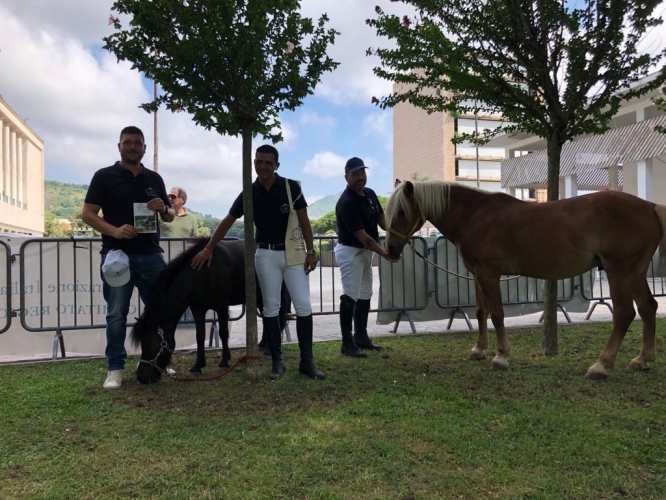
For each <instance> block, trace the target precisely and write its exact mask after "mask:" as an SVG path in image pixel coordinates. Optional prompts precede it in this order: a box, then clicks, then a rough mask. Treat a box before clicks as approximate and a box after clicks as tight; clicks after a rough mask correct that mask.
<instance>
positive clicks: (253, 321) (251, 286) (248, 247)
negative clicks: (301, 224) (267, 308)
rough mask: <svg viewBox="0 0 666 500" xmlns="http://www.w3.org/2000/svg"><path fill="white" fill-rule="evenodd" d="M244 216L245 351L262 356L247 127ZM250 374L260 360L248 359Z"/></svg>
mask: <svg viewBox="0 0 666 500" xmlns="http://www.w3.org/2000/svg"><path fill="white" fill-rule="evenodd" d="M243 218H244V219H245V232H244V234H245V352H246V355H247V356H249V357H250V358H255V357H257V356H258V352H259V351H258V348H257V287H256V282H255V269H254V246H255V245H254V206H253V204H252V130H251V129H244V130H243ZM246 373H247V376H248V378H250V379H252V380H257V379H258V378H259V361H258V360H257V359H248V360H247V362H246Z"/></svg>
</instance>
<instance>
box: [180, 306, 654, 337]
mask: <svg viewBox="0 0 666 500" xmlns="http://www.w3.org/2000/svg"><path fill="white" fill-rule="evenodd" d="M657 301H658V302H659V309H658V312H657V315H658V317H666V297H657ZM568 314H569V317H570V318H571V321H572V323H586V322H609V321H612V315H611V312H610V309H608V307H606V306H604V305H598V306H597V307H596V308H595V309H594V312H593V313H592V316H591V317H590V319H589V320H585V316H586V315H587V313H568ZM376 317H377V315H376V314H374V313H371V314H370V316H369V318H368V334H369V335H370V336H371V337H386V336H391V335H410V334H411V333H412V331H411V327H410V325H409V321H408V320H407V319H406V318H403V319H402V320H401V322H400V324H399V326H398V330H397V332H396V333H393V330H394V328H395V323H391V324H388V325H377V324H375V322H376ZM540 317H541V313H535V314H527V315H524V316H516V317H510V318H506V319H505V321H504V323H505V325H506V327H507V328H527V327H540V326H541V324H540V323H539V318H540ZM458 318H460V316H457V317H456V319H454V320H453V324H452V325H451V329H450V331H469V328H468V326H467V323H466V322H465V320H464V319H458ZM470 320H471V323H472V328H473V329H474V331H476V329H477V321H476V319H473V318H470ZM448 323H449V320H448V319H446V320H437V321H424V322H419V323H414V325H415V327H416V333H442V332H445V331H446V328H447V326H448ZM558 323H559V324H562V325H564V324H567V320H566V318H565V316H564V314H563V313H562V312H558ZM488 326H489V329H490V330H493V331H494V327H493V326H492V322H491V321H490V320H488ZM289 327H290V328H289V329H290V334H291V340H292V342H296V323H295V321H290V322H289ZM260 334H261V331H260ZM314 340H315V341H317V342H325V341H339V340H340V326H339V319H338V316H337V315H325V316H315V318H314ZM230 345H231V347H243V346H245V321H244V320H240V321H235V322H233V325H232V329H231V339H230ZM192 347H196V346H187V347H184V348H192Z"/></svg>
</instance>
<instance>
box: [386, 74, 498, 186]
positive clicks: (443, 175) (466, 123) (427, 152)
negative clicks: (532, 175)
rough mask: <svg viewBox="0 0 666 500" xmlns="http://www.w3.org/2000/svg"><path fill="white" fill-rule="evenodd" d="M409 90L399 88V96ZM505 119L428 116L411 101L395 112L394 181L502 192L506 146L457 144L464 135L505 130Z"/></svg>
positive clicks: (397, 85) (445, 114) (471, 115)
mask: <svg viewBox="0 0 666 500" xmlns="http://www.w3.org/2000/svg"><path fill="white" fill-rule="evenodd" d="M402 88H404V87H402V86H401V85H400V84H396V85H394V86H393V91H394V92H395V93H400V91H401V89H402ZM500 119H501V117H500V116H495V115H493V116H488V115H481V114H479V115H476V116H475V115H474V114H470V115H460V116H455V117H454V116H452V115H450V114H448V113H432V114H428V113H426V112H425V111H423V110H422V109H420V108H417V107H416V106H413V105H412V104H409V103H400V104H398V105H396V106H395V107H394V108H393V178H394V180H395V179H401V180H413V179H416V180H420V179H424V178H427V179H428V180H434V181H446V182H459V183H461V184H465V185H468V186H472V187H480V188H481V189H485V190H487V191H500V190H501V189H502V188H501V182H500V181H501V167H500V164H501V161H502V160H504V158H505V156H504V154H505V153H504V148H502V147H488V146H482V147H476V146H474V145H473V144H470V143H469V142H463V143H461V144H458V145H455V144H453V143H452V142H451V140H452V139H453V138H454V137H455V136H456V135H457V134H462V133H475V132H476V131H478V132H479V133H482V132H483V130H484V129H495V128H497V127H498V126H499V120H500Z"/></svg>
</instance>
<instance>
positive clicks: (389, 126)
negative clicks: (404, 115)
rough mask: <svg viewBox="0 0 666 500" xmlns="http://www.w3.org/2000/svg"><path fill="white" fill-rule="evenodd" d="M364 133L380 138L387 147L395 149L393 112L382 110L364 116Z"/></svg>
mask: <svg viewBox="0 0 666 500" xmlns="http://www.w3.org/2000/svg"><path fill="white" fill-rule="evenodd" d="M363 133H364V134H365V135H366V136H370V137H376V138H378V139H380V140H381V141H382V143H383V144H384V146H385V147H386V149H388V150H389V151H393V114H392V113H391V112H390V111H380V112H377V113H371V114H368V115H366V116H365V118H363Z"/></svg>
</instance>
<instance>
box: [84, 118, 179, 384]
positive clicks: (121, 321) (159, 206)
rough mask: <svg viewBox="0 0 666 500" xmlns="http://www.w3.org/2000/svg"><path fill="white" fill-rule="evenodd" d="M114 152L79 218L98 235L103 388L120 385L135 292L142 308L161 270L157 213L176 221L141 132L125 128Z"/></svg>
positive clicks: (96, 178) (97, 176)
mask: <svg viewBox="0 0 666 500" xmlns="http://www.w3.org/2000/svg"><path fill="white" fill-rule="evenodd" d="M118 151H119V152H120V161H118V162H116V163H115V164H114V165H111V166H110V167H106V168H102V169H100V170H98V171H97V172H96V173H95V175H94V176H93V178H92V181H90V187H89V188H88V193H87V194H86V198H85V202H84V204H83V210H82V214H81V219H82V220H83V222H85V223H86V224H88V225H89V226H91V227H92V228H93V229H96V230H97V231H99V232H100V233H102V251H101V254H102V266H101V274H102V281H103V293H104V300H105V301H106V352H105V354H106V359H107V362H108V373H107V377H106V381H105V382H104V386H103V387H104V388H105V389H118V388H120V386H121V384H122V381H123V369H124V368H125V359H126V358H127V351H126V350H125V334H126V331H127V314H128V312H129V306H130V299H131V298H132V293H133V291H134V287H135V286H136V287H137V288H138V289H139V295H140V296H141V300H143V302H144V304H145V303H146V302H147V301H148V297H149V296H150V293H151V292H152V288H153V285H154V283H155V280H156V279H157V276H158V275H159V274H160V272H161V271H162V269H164V267H165V263H164V257H163V256H162V248H161V247H160V244H159V241H160V233H159V227H158V224H157V214H159V216H160V218H161V219H162V220H163V221H165V222H171V221H172V220H173V217H174V214H173V210H172V209H171V205H170V204H169V199H168V197H167V192H166V188H165V187H164V181H163V180H162V177H160V175H159V174H157V173H156V172H153V171H152V170H148V169H146V168H145V167H144V166H143V164H142V163H141V159H142V158H143V155H144V154H145V152H146V144H145V141H144V138H143V132H141V130H140V129H138V128H137V127H125V128H124V129H123V130H122V132H120V141H119V143H118ZM100 210H101V211H102V217H100V215H99V211H100ZM107 260H108V262H106V261H107ZM105 264H106V265H105Z"/></svg>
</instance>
